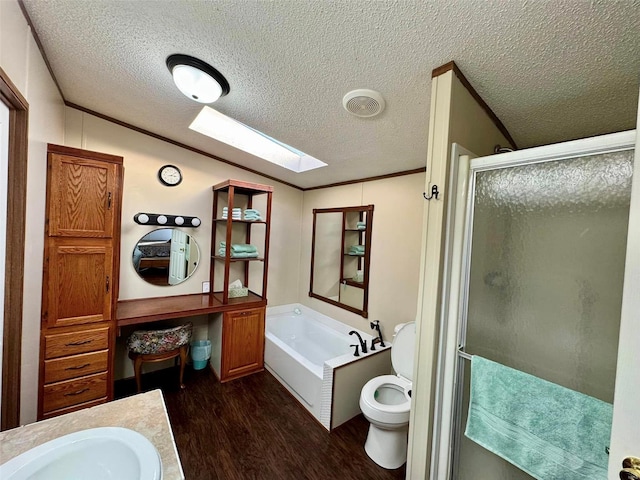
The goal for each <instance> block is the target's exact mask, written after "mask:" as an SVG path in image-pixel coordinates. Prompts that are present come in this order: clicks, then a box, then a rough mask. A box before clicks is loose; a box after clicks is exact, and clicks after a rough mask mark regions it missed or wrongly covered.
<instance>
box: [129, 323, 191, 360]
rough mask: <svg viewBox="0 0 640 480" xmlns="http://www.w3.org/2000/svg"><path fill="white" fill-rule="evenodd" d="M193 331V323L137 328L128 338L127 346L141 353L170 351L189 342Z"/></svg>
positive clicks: (132, 350)
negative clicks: (152, 328) (167, 326)
mask: <svg viewBox="0 0 640 480" xmlns="http://www.w3.org/2000/svg"><path fill="white" fill-rule="evenodd" d="M192 332H193V324H192V323H187V324H185V325H180V326H179V327H173V328H167V329H164V330H136V331H135V332H133V333H132V334H131V335H130V336H129V338H127V348H128V349H129V350H130V351H131V352H134V353H140V354H153V353H165V352H170V351H171V350H176V349H178V348H180V347H182V346H183V345H186V344H188V343H189V340H191V334H192Z"/></svg>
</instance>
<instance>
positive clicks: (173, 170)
mask: <svg viewBox="0 0 640 480" xmlns="http://www.w3.org/2000/svg"><path fill="white" fill-rule="evenodd" d="M158 180H160V182H161V183H162V184H163V185H166V186H167V187H175V186H176V185H179V184H180V182H182V172H180V169H179V168H178V167H176V166H175V165H164V166H162V167H160V170H158Z"/></svg>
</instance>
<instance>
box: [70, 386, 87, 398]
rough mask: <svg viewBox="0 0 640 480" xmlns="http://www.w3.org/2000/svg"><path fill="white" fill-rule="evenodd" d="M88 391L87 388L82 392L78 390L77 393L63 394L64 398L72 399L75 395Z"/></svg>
mask: <svg viewBox="0 0 640 480" xmlns="http://www.w3.org/2000/svg"><path fill="white" fill-rule="evenodd" d="M88 391H89V389H88V388H83V389H82V390H78V391H77V392H70V393H65V394H64V396H65V397H74V396H76V395H80V394H81V393H84V392H88Z"/></svg>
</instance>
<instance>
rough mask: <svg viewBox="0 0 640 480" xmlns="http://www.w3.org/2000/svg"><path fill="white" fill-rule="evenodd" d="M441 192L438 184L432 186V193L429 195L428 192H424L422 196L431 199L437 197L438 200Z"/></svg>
mask: <svg viewBox="0 0 640 480" xmlns="http://www.w3.org/2000/svg"><path fill="white" fill-rule="evenodd" d="M439 193H440V192H439V191H438V185H434V186H433V187H431V195H430V196H428V197H427V193H426V192H422V196H423V197H424V199H425V200H431V199H432V198H435V199H436V200H437V199H438V194H439Z"/></svg>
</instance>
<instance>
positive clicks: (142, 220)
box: [138, 213, 149, 223]
mask: <svg viewBox="0 0 640 480" xmlns="http://www.w3.org/2000/svg"><path fill="white" fill-rule="evenodd" d="M148 221H149V215H147V214H146V213H141V214H139V215H138V222H140V223H147V222H148Z"/></svg>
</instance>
